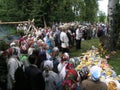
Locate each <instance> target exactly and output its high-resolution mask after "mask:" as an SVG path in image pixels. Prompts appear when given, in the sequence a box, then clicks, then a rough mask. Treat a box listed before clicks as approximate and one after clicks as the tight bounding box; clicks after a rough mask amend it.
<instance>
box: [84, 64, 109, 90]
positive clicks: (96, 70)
mask: <svg viewBox="0 0 120 90" xmlns="http://www.w3.org/2000/svg"><path fill="white" fill-rule="evenodd" d="M90 74H91V76H90V78H88V79H86V80H83V81H82V89H83V90H108V87H107V85H106V83H104V82H102V81H100V79H99V78H100V76H101V68H100V67H98V66H93V67H92V68H91V69H90Z"/></svg>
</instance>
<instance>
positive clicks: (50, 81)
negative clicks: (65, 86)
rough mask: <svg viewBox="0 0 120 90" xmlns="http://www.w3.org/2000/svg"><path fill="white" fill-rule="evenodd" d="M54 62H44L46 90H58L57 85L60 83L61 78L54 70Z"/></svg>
mask: <svg viewBox="0 0 120 90" xmlns="http://www.w3.org/2000/svg"><path fill="white" fill-rule="evenodd" d="M52 69H53V62H52V61H50V60H46V61H45V62H44V71H43V77H44V80H45V90H57V83H58V82H59V76H58V74H57V73H55V72H54V71H53V70H52Z"/></svg>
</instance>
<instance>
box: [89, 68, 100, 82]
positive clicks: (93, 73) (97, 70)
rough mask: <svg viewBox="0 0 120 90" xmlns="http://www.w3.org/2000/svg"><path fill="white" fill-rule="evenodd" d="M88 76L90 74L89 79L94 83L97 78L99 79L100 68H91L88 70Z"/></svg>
mask: <svg viewBox="0 0 120 90" xmlns="http://www.w3.org/2000/svg"><path fill="white" fill-rule="evenodd" d="M90 74H91V78H92V79H93V80H94V81H97V80H99V78H100V76H101V68H100V67H98V66H93V67H92V68H91V69H90Z"/></svg>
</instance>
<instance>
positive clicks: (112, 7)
mask: <svg viewBox="0 0 120 90" xmlns="http://www.w3.org/2000/svg"><path fill="white" fill-rule="evenodd" d="M117 3H119V0H109V1H108V35H107V37H108V43H107V48H108V50H109V51H112V50H114V49H115V43H116V42H115V38H114V35H115V34H114V27H113V26H114V24H115V23H114V18H113V15H114V10H115V8H116V4H117Z"/></svg>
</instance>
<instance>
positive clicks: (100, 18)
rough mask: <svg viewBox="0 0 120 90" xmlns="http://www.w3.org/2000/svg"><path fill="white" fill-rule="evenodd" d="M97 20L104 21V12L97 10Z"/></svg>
mask: <svg viewBox="0 0 120 90" xmlns="http://www.w3.org/2000/svg"><path fill="white" fill-rule="evenodd" d="M98 17H99V22H103V23H104V22H105V19H106V15H105V12H103V11H99V16H98Z"/></svg>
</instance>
